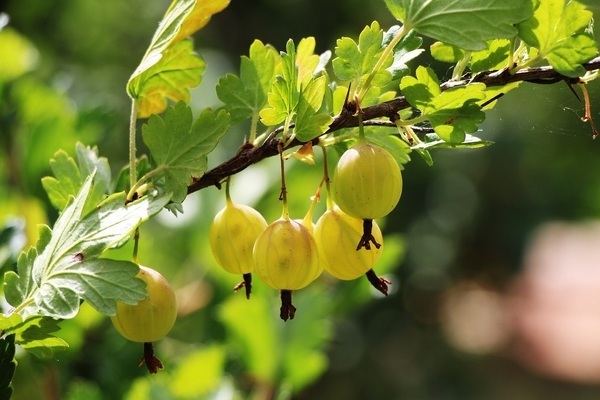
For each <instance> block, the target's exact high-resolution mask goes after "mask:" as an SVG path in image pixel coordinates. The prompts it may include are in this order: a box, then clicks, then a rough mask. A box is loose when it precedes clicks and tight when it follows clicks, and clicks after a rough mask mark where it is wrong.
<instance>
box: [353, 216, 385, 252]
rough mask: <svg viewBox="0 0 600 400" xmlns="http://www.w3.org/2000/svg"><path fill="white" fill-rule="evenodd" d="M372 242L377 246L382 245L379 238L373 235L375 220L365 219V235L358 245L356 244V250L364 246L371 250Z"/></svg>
mask: <svg viewBox="0 0 600 400" xmlns="http://www.w3.org/2000/svg"><path fill="white" fill-rule="evenodd" d="M371 243H373V244H374V245H375V247H377V248H380V247H381V244H379V243H377V240H375V237H374V236H373V220H372V219H365V220H363V235H362V237H361V238H360V241H359V242H358V246H356V250H357V251H358V250H360V249H362V248H363V247H364V248H365V249H367V250H371Z"/></svg>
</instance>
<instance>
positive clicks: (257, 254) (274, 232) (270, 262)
mask: <svg viewBox="0 0 600 400" xmlns="http://www.w3.org/2000/svg"><path fill="white" fill-rule="evenodd" d="M253 257H254V265H255V271H256V273H257V274H258V276H259V277H260V279H261V280H262V281H263V282H265V283H266V284H267V285H268V286H270V287H272V288H273V289H278V290H280V291H281V300H282V305H281V312H280V317H281V319H283V320H284V321H287V319H288V318H290V319H293V318H294V315H295V312H296V308H295V307H294V306H293V305H292V303H291V292H292V291H293V290H298V289H302V288H303V287H305V286H307V285H308V284H309V283H311V282H312V281H313V280H314V279H315V278H316V276H318V270H319V259H318V253H317V245H316V244H315V241H314V239H313V237H312V235H311V233H310V232H309V230H308V229H307V228H306V227H304V226H303V225H302V224H301V223H299V222H297V221H294V220H290V219H289V218H284V217H282V218H280V219H278V220H276V221H274V222H272V223H271V224H270V225H269V226H267V228H266V229H265V230H264V231H263V233H261V235H260V236H259V237H258V239H257V240H256V243H255V244H254V250H253Z"/></svg>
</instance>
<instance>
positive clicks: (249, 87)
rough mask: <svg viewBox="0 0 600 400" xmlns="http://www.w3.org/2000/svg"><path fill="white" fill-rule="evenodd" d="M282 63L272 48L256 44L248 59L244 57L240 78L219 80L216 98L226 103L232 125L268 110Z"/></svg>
mask: <svg viewBox="0 0 600 400" xmlns="http://www.w3.org/2000/svg"><path fill="white" fill-rule="evenodd" d="M279 61H280V59H279V55H278V54H277V51H276V50H275V49H274V48H273V47H271V46H268V45H264V44H263V43H262V42H261V41H259V40H255V41H254V42H253V43H252V45H251V46H250V54H249V57H246V56H243V57H242V60H241V66H240V75H239V76H237V75H234V74H228V75H226V76H224V77H223V78H221V79H220V80H219V83H218V85H217V95H218V96H219V99H221V101H222V102H224V103H225V109H226V110H227V111H229V113H230V114H231V116H232V122H237V121H240V120H242V119H245V118H249V117H251V116H253V115H257V114H258V112H259V111H260V110H261V109H262V108H263V107H264V106H265V104H266V102H267V94H268V92H269V90H270V88H271V83H272V82H273V80H274V79H275V68H276V67H277V65H278V64H279Z"/></svg>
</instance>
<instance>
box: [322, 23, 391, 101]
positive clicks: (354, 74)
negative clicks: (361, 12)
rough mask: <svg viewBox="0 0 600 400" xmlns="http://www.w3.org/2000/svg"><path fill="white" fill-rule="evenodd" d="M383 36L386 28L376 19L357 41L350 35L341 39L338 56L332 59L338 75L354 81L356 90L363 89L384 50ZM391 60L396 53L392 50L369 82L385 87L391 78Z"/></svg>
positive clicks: (343, 78) (337, 44)
mask: <svg viewBox="0 0 600 400" xmlns="http://www.w3.org/2000/svg"><path fill="white" fill-rule="evenodd" d="M383 38H384V37H383V30H382V29H380V27H379V23H378V22H376V21H374V22H373V23H372V24H371V25H370V26H367V27H365V28H364V29H363V30H362V32H361V33H360V36H359V39H358V43H356V42H355V41H354V40H352V39H350V38H348V37H342V38H341V39H338V41H337V42H336V48H335V55H336V58H334V59H333V61H332V64H333V70H334V72H335V75H336V76H337V77H338V79H340V80H341V81H351V82H352V87H353V88H354V90H355V91H357V90H360V89H362V87H363V85H364V84H365V82H366V79H367V77H368V76H369V74H370V73H371V72H372V71H373V70H374V67H375V65H376V64H377V61H378V60H379V58H380V57H381V55H382V53H383V51H384V46H383ZM392 63H393V57H392V54H391V53H390V55H389V56H388V57H387V58H386V59H385V60H384V61H383V63H382V64H381V68H380V69H379V70H378V71H376V72H375V75H373V78H372V81H371V83H370V84H371V85H372V86H375V87H382V86H385V85H387V84H388V83H389V82H390V81H391V80H392V74H391V73H390V71H388V70H387V68H389V67H390V66H391V65H392Z"/></svg>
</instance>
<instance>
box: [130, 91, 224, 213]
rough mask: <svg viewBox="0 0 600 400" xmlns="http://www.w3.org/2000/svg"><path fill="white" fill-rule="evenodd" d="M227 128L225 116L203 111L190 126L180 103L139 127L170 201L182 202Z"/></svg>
mask: <svg viewBox="0 0 600 400" xmlns="http://www.w3.org/2000/svg"><path fill="white" fill-rule="evenodd" d="M228 128H229V114H228V113H227V112H226V111H225V110H221V111H220V112H219V113H217V114H215V113H214V112H213V111H212V110H209V109H207V110H204V111H203V112H202V113H201V114H200V116H199V117H198V119H197V120H196V122H195V123H194V124H193V125H192V111H191V109H190V108H189V107H188V106H187V105H186V104H185V103H183V102H179V103H177V104H176V105H175V106H173V107H169V108H168V109H167V111H166V112H165V114H164V115H163V116H162V117H161V116H158V115H153V116H152V117H151V118H150V119H149V120H148V123H147V124H145V125H144V126H143V128H142V137H143V139H144V143H146V145H147V146H148V148H149V149H150V152H151V155H152V158H153V160H154V162H155V163H156V165H157V168H156V171H157V172H158V173H160V176H161V177H164V178H165V190H166V191H167V192H171V193H172V197H171V198H172V200H173V201H174V202H182V201H183V200H184V199H185V197H186V195H187V186H188V185H189V183H190V182H191V179H192V177H199V176H201V175H202V174H203V173H204V172H205V171H206V169H207V167H208V160H207V156H208V154H210V152H211V151H212V150H213V149H214V148H215V146H216V145H217V143H218V141H219V140H220V139H221V137H222V136H223V135H224V134H225V132H226V131H227V129H228Z"/></svg>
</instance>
